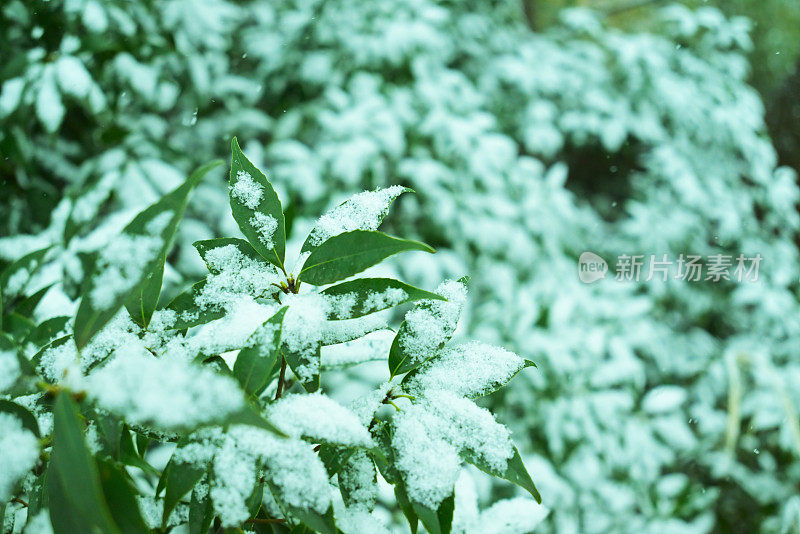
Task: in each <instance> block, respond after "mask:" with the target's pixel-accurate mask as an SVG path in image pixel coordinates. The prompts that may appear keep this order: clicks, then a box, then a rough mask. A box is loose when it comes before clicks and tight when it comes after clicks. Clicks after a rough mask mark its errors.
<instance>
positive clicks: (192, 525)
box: [189, 491, 214, 534]
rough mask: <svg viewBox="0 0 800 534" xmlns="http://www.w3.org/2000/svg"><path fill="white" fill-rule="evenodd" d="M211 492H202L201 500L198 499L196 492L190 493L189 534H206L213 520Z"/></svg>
mask: <svg viewBox="0 0 800 534" xmlns="http://www.w3.org/2000/svg"><path fill="white" fill-rule="evenodd" d="M210 493H211V492H209V491H206V492H204V495H203V498H202V499H201V498H198V496H197V491H192V498H191V500H190V501H189V534H206V533H207V532H208V529H210V528H211V522H212V521H213V520H214V507H213V504H212V502H211V495H210Z"/></svg>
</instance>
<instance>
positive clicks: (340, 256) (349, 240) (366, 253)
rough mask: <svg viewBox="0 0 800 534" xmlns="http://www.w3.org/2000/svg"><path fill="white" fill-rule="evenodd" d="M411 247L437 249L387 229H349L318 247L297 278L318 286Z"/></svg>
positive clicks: (345, 276)
mask: <svg viewBox="0 0 800 534" xmlns="http://www.w3.org/2000/svg"><path fill="white" fill-rule="evenodd" d="M410 250H422V251H424V252H430V253H433V252H434V250H433V249H432V248H431V247H429V246H428V245H426V244H425V243H420V242H419V241H410V240H407V239H400V238H397V237H392V236H390V235H387V234H384V233H383V232H369V231H366V230H354V231H352V232H345V233H343V234H339V235H337V236H334V237H332V238H330V239H328V240H327V241H325V242H324V243H322V244H321V245H320V246H318V247H317V248H315V249H314V251H313V252H312V253H311V255H310V256H309V257H308V259H306V261H305V263H304V264H303V270H302V271H300V274H299V275H298V276H297V279H298V280H302V281H303V282H306V283H309V284H311V285H315V286H321V285H325V284H332V283H333V282H337V281H339V280H343V279H345V278H347V277H349V276H353V275H354V274H358V273H360V272H361V271H363V270H364V269H367V268H369V267H372V266H373V265H376V264H378V263H380V262H382V261H383V260H385V259H386V258H388V257H389V256H393V255H394V254H397V253H399V252H405V251H410Z"/></svg>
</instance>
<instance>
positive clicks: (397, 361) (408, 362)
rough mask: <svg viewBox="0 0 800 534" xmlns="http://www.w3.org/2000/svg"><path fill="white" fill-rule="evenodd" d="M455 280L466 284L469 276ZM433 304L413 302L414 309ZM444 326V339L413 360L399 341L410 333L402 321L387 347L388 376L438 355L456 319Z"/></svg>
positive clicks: (447, 339) (407, 369) (432, 303)
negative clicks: (424, 355) (425, 354)
mask: <svg viewBox="0 0 800 534" xmlns="http://www.w3.org/2000/svg"><path fill="white" fill-rule="evenodd" d="M457 282H458V283H460V284H462V285H464V286H466V285H467V283H468V282H469V277H468V276H465V277H462V278H459V279H458V280H457ZM435 304H436V303H434V302H431V301H430V300H423V301H421V302H418V303H417V304H415V305H414V309H419V308H423V309H425V308H430V307H431V306H434V305H435ZM445 326H446V329H445V330H444V332H443V334H444V336H443V339H444V340H443V341H442V342H441V343H439V345H438V346H437V347H436V349H435V350H433V351H432V352H431V354H429V355H428V357H427V358H423V359H419V360H414V359H413V358H412V357H411V355H410V354H408V352H407V351H406V350H405V349H404V348H403V344H402V343H401V341H400V340H401V339H403V337H405V336H407V335H411V332H410V331H409V328H408V325H407V324H406V322H405V321H403V322H402V324H401V325H400V328H398V329H397V335H395V336H394V340H393V341H392V347H391V349H389V376H390V377H392V378H393V377H395V376H397V375H401V374H403V373H407V372H409V371H413V370H414V369H417V368H418V367H420V366H421V365H422V364H424V363H425V362H427V361H428V360H430V359H432V358H435V357H436V356H437V355H438V353H439V350H441V349H442V347H444V345H445V343H447V342H448V341H449V340H450V337H451V336H452V335H453V333H454V332H455V329H456V327H457V326H458V321H455V322H454V323H453V324H452V325H445Z"/></svg>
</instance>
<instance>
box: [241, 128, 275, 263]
mask: <svg viewBox="0 0 800 534" xmlns="http://www.w3.org/2000/svg"><path fill="white" fill-rule="evenodd" d="M239 173H245V174H249V175H250V178H251V179H252V180H253V181H254V182H255V184H257V185H258V186H260V187H261V198H260V200H259V201H258V204H257V205H256V206H254V208H250V207H248V206H247V205H246V203H245V202H242V199H241V198H240V197H239V196H237V195H236V184H237V183H238V182H239V181H240V179H239ZM230 187H231V190H230V202H231V212H232V213H233V218H234V219H235V220H236V223H237V224H238V225H239V229H240V230H241V231H242V233H243V234H244V236H245V237H246V238H247V240H248V241H249V242H250V244H251V245H253V248H255V249H256V250H257V251H258V253H259V254H261V255H262V256H263V257H264V258H265V259H266V260H267V261H269V262H270V263H272V264H273V265H275V266H276V267H278V268H279V269H281V270H283V259H284V252H285V249H286V221H285V220H284V217H283V208H282V207H281V201H280V200H279V199H278V195H277V194H276V193H275V190H274V189H273V188H272V184H270V183H269V180H267V177H266V176H264V173H262V172H261V171H260V170H258V169H257V168H256V167H255V165H253V164H252V163H250V160H248V159H247V157H246V156H245V155H244V153H243V152H242V149H241V148H239V142H238V141H237V140H236V138H235V137H234V138H233V140H232V141H231V175H230ZM254 213H260V214H262V215H265V216H268V217H272V218H274V219H275V221H276V222H277V228H276V229H275V232H274V233H273V234H272V239H271V242H272V247H271V248H270V247H269V246H267V245H266V244H265V243H263V242H262V241H261V234H260V232H259V231H258V229H257V226H258V225H257V224H256V225H254V224H253V222H254V218H255V217H257V215H254Z"/></svg>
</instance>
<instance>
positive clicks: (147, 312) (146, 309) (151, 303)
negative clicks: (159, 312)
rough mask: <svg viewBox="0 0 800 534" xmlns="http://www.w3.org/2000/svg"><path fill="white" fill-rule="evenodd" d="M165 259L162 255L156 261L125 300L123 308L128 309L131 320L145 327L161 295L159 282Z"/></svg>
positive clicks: (160, 282) (162, 275)
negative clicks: (138, 286) (140, 283)
mask: <svg viewBox="0 0 800 534" xmlns="http://www.w3.org/2000/svg"><path fill="white" fill-rule="evenodd" d="M166 261H167V257H166V256H162V257H161V259H160V260H159V261H158V264H157V265H156V268H155V269H154V270H153V271H152V272H151V273H150V274H148V275H147V278H146V279H145V280H144V282H143V283H142V285H141V287H140V288H139V289H138V290H137V291H134V292H133V294H132V295H131V296H130V298H128V301H127V302H125V308H126V309H127V310H128V314H130V316H131V319H133V322H135V323H136V324H138V325H139V326H142V327H144V328H147V325H149V324H150V319H151V318H152V317H153V312H154V311H155V310H156V308H157V307H158V298H159V297H160V296H161V284H162V282H163V280H164V264H165V263H166Z"/></svg>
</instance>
